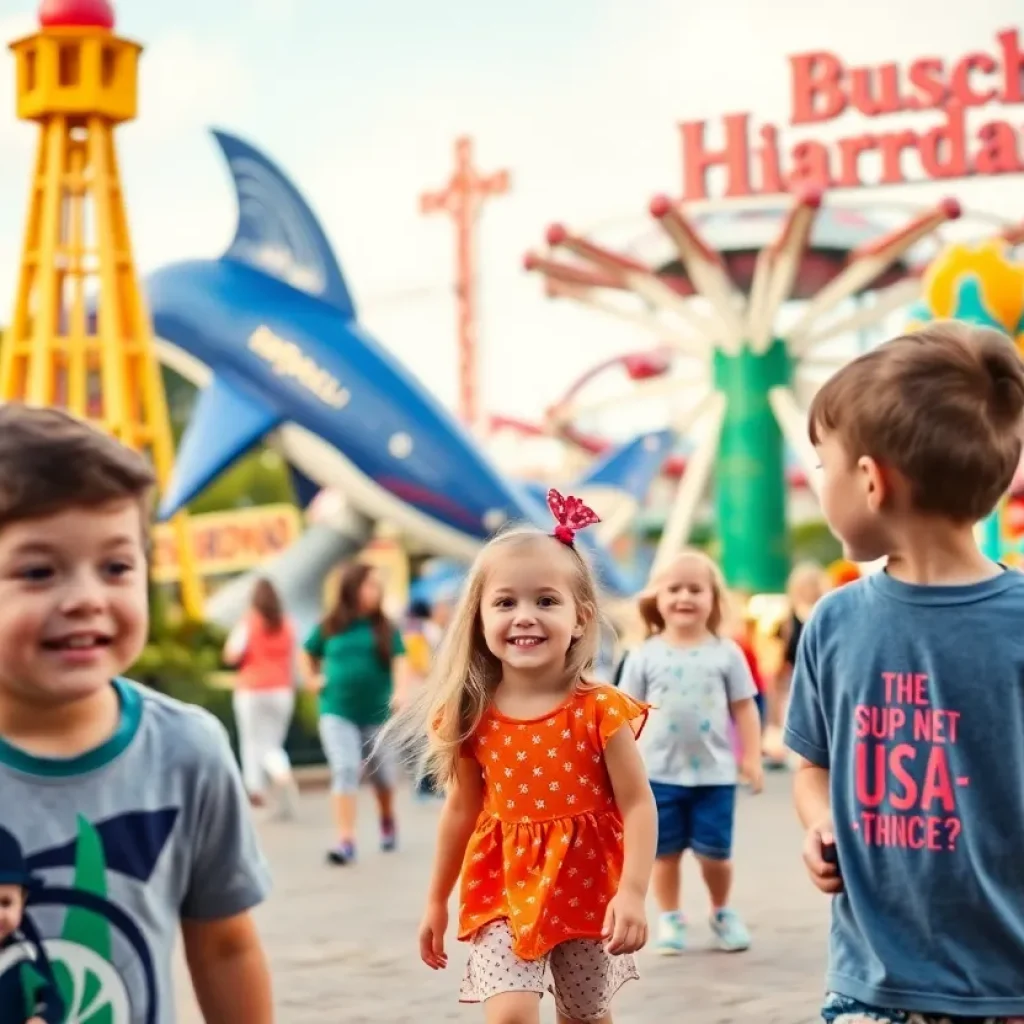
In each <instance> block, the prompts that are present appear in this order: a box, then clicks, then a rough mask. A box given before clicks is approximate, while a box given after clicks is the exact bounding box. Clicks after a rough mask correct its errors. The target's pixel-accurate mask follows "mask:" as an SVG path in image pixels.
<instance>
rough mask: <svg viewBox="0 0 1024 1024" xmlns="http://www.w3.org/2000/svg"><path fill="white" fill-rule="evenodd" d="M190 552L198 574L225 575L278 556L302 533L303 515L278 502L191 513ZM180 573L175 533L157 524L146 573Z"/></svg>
mask: <svg viewBox="0 0 1024 1024" xmlns="http://www.w3.org/2000/svg"><path fill="white" fill-rule="evenodd" d="M188 526H189V529H190V531H191V537H192V551H193V555H194V558H195V565H196V569H197V570H198V572H199V575H200V576H203V577H211V576H227V575H232V574H234V573H240V572H246V571H248V570H249V569H254V568H255V567H256V566H258V565H261V564H262V563H264V562H266V561H267V560H269V559H271V558H274V557H276V556H277V555H281V554H283V553H284V552H285V551H286V550H287V549H288V548H289V547H290V546H291V545H292V544H294V543H295V541H297V540H298V539H299V535H300V534H301V533H302V516H301V514H300V513H299V510H298V509H297V508H296V507H295V506H294V505H289V504H287V503H284V502H282V503H280V504H276V505H259V506H254V507H251V508H240V509H233V510H231V511H229V512H208V513H206V514H205V515H196V516H190V517H189V520H188ZM179 572H180V566H179V559H178V544H177V537H176V535H175V532H174V530H173V529H172V527H171V526H170V525H168V524H166V523H161V524H159V525H158V526H156V527H155V528H154V530H153V554H152V564H151V567H150V575H151V576H152V578H153V580H154V581H155V582H157V583H172V582H174V581H175V580H177V579H178V575H179Z"/></svg>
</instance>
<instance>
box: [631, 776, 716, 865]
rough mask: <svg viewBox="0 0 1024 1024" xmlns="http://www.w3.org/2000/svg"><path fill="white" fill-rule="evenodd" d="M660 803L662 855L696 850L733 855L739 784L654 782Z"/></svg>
mask: <svg viewBox="0 0 1024 1024" xmlns="http://www.w3.org/2000/svg"><path fill="white" fill-rule="evenodd" d="M651 790H652V792H653V793H654V802H655V804H657V807H658V856H659V857H670V856H672V855H673V854H677V853H682V852H683V850H693V852H694V853H695V854H697V855H698V856H699V857H706V858H707V859H708V860H728V859H729V858H730V857H731V856H732V824H733V817H734V813H735V810H736V787H735V786H673V785H671V784H669V783H667V782H652V783H651Z"/></svg>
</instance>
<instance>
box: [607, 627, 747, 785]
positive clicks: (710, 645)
mask: <svg viewBox="0 0 1024 1024" xmlns="http://www.w3.org/2000/svg"><path fill="white" fill-rule="evenodd" d="M619 686H620V689H622V690H623V692H625V693H628V694H629V695H630V696H631V697H636V699H637V700H642V701H647V702H648V703H649V704H652V705H653V706H654V708H655V710H654V711H653V713H652V714H651V717H650V720H649V721H648V724H647V728H646V729H645V730H644V731H643V733H642V734H641V736H640V740H639V746H640V753H641V754H642V755H643V758H644V763H645V764H646V765H647V774H648V776H649V777H650V779H651V781H652V782H666V783H669V784H671V785H675V786H729V785H735V784H736V778H737V769H736V754H735V753H734V751H733V747H732V742H731V739H730V736H729V722H730V718H731V713H730V704H732V703H733V702H735V701H739V700H746V699H748V698H752V697H754V695H755V694H756V693H757V687H756V686H754V680H753V678H752V677H751V675H750V667H749V666H748V665H747V661H746V658H744V657H743V652H742V651H741V650H740V649H739V647H738V646H737V645H736V644H735V643H734V642H733V641H732V640H727V639H721V638H715V639H712V640H708V641H707V642H705V643H702V644H698V645H696V646H695V647H675V646H673V645H672V644H669V643H667V642H666V641H665V640H664V639H663V638H662V637H660V636H653V637H651V638H650V639H649V640H647V641H646V642H645V643H644V644H642V645H641V646H640V647H638V648H637V649H636V650H634V651H632V652H631V653H630V654H629V656H628V657H627V658H626V662H625V664H624V665H623V668H622V679H621V681H620V683H619Z"/></svg>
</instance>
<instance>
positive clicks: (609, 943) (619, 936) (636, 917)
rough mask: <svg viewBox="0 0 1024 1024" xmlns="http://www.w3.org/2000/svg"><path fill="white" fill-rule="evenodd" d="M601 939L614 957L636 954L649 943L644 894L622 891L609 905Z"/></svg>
mask: <svg viewBox="0 0 1024 1024" xmlns="http://www.w3.org/2000/svg"><path fill="white" fill-rule="evenodd" d="M601 937H602V938H603V939H604V940H605V946H606V948H607V950H608V952H609V953H611V954H612V956H616V955H618V954H620V953H635V952H636V951H637V950H638V949H642V948H643V947H644V945H645V944H646V943H647V913H646V911H645V909H644V897H643V894H642V893H637V892H627V891H625V890H622V889H620V890H619V891H618V892H617V893H616V894H615V896H614V897H613V899H612V901H611V903H609V904H608V911H607V913H606V914H605V915H604V926H603V927H602V929H601Z"/></svg>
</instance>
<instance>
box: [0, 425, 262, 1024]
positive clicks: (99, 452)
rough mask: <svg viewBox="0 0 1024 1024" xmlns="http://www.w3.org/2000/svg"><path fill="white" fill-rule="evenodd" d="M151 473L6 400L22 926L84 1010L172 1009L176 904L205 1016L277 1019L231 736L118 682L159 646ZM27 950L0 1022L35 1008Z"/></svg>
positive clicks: (257, 876)
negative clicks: (151, 590)
mask: <svg viewBox="0 0 1024 1024" xmlns="http://www.w3.org/2000/svg"><path fill="white" fill-rule="evenodd" d="M152 487H153V476H152V474H151V472H150V470H149V467H148V466H147V464H146V462H145V461H144V460H143V459H142V458H141V457H140V456H138V455H136V454H135V453H133V452H131V451H129V450H128V449H127V448H124V447H122V446H121V445H120V444H118V443H117V442H116V441H113V440H111V439H110V438H108V437H106V436H104V435H103V434H100V433H98V432H97V431H95V430H93V429H92V428H90V427H88V426H86V425H85V424H83V423H80V422H78V421H77V420H74V419H72V418H71V417H69V416H66V415H65V414H63V413H61V412H58V411H56V410H52V409H29V408H26V407H24V406H19V405H6V406H3V407H2V408H0V822H2V824H3V828H4V829H5V830H6V833H7V834H8V836H9V837H10V838H9V840H8V842H7V844H6V845H7V847H8V848H9V849H10V850H12V851H15V853H16V854H17V857H16V858H15V859H16V860H18V865H19V866H18V868H17V870H18V872H21V871H26V872H28V873H29V874H30V876H31V880H32V884H31V885H30V886H29V887H28V888H27V890H26V891H27V900H26V903H25V906H24V907H23V908H20V912H21V913H22V914H23V920H22V922H21V929H22V931H23V932H25V934H34V935H37V936H38V937H39V938H40V940H41V943H42V947H43V950H44V952H45V954H46V956H47V957H48V959H49V962H50V963H52V964H53V965H54V968H57V969H56V970H55V972H54V973H55V976H56V978H57V979H58V982H59V988H60V993H59V995H60V999H61V1000H62V1002H63V1003H64V1004H65V1005H66V1008H67V1010H66V1012H67V1013H68V1014H70V1015H71V1017H73V1018H74V1019H76V1020H77V1019H79V1016H80V1015H83V1014H86V1012H87V1010H86V1007H88V1006H92V1007H93V1008H99V1007H106V1008H108V1016H105V1017H104V1019H105V1020H110V1021H111V1022H113V1024H172V1022H173V1021H174V1020H175V1011H174V1006H173V983H172V976H171V955H172V951H173V948H174V943H175V941H176V939H177V932H178V924H179V919H180V922H181V931H182V935H183V939H184V947H185V953H186V956H187V959H188V963H189V967H190V969H191V973H192V980H193V984H194V986H195V990H196V995H197V997H198V1000H199V1004H200V1006H201V1007H202V1010H203V1014H204V1016H205V1018H206V1020H208V1021H210V1022H214V1024H270V1022H271V1021H272V1019H273V1012H272V1009H271V995H270V982H269V977H268V972H267V966H266V962H265V959H264V955H263V951H262V947H261V944H260V941H259V938H258V936H257V933H256V930H255V927H254V925H253V922H252V918H251V915H250V911H251V909H252V908H253V907H254V906H255V905H256V904H258V903H259V902H261V901H262V900H263V898H264V897H265V895H266V893H267V891H268V881H267V872H266V868H265V865H264V862H263V860H262V858H261V856H260V853H259V850H258V848H257V844H256V840H255V837H254V834H253V831H252V828H251V825H250V822H249V817H248V811H247V804H246V799H245V793H244V791H243V788H242V785H241V781H240V778H239V774H238V772H237V770H236V768H235V765H234V761H233V758H232V755H231V750H230V748H229V745H228V741H227V736H226V734H225V732H224V730H223V728H222V727H221V726H220V725H219V724H218V723H217V722H216V721H215V720H214V719H213V718H212V717H211V716H210V715H209V714H207V713H206V712H204V711H201V710H199V709H197V708H193V707H189V706H186V705H183V704H180V703H178V702H176V701H173V700H169V699H167V698H164V697H161V696H160V695H158V694H155V693H153V692H151V691H148V690H144V689H142V688H140V687H137V686H136V685H134V684H132V683H130V682H128V681H126V680H124V679H121V678H120V674H121V673H122V672H123V671H124V670H125V669H127V668H128V667H129V666H130V665H131V664H132V663H133V662H134V661H135V659H136V658H137V657H138V655H139V652H140V651H141V650H142V647H143V645H144V643H145V641H146V633H147V626H148V623H147V618H148V609H147V599H146V595H147V581H146V548H145V533H146V525H145V524H146V520H147V513H148V502H149V495H150V493H151V490H152ZM12 856H13V854H12ZM8 859H10V857H8ZM0 867H5V865H0ZM6 867H7V868H8V869H9V868H10V867H11V866H10V865H6ZM30 947H31V943H28V944H20V945H15V946H11V947H10V948H9V949H6V950H4V951H3V953H2V954H0V992H9V991H11V990H12V988H11V979H12V978H14V979H15V981H16V984H15V986H14V991H17V990H18V989H20V996H21V1000H22V1001H21V1003H20V1004H19V1005H13V1006H9V1005H3V1006H0V1021H4V1022H8V1021H11V1022H21V1021H24V1020H26V1019H27V1018H29V1017H31V1016H32V1013H31V1012H27V1011H26V1008H28V1010H31V1009H32V1008H33V1006H34V1005H38V1001H39V996H40V991H39V988H40V986H45V984H46V982H45V979H44V978H42V976H41V974H40V972H39V970H37V967H36V965H37V963H38V962H39V958H37V957H33V956H32V955H31V948H30ZM14 1001H15V1002H16V1003H17V1000H16V999H15V1000H14ZM46 1019H47V1020H49V1017H47V1018H46ZM59 1019H64V1018H63V1016H62V1017H61V1018H59ZM82 1019H84V1016H82Z"/></svg>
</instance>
